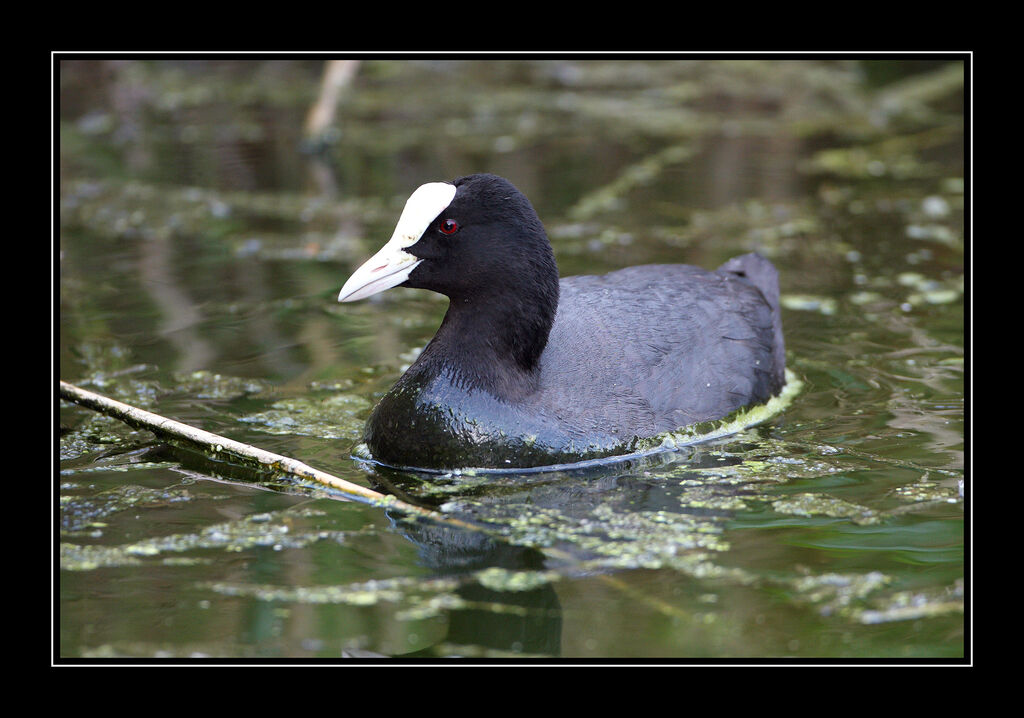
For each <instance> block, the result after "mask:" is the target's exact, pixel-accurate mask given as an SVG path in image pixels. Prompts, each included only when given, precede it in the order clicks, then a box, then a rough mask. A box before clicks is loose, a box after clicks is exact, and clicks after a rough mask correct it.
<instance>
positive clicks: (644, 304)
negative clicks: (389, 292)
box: [338, 174, 785, 469]
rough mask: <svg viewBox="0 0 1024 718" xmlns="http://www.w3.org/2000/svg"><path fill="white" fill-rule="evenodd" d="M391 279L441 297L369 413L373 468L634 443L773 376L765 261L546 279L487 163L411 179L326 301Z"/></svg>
mask: <svg viewBox="0 0 1024 718" xmlns="http://www.w3.org/2000/svg"><path fill="white" fill-rule="evenodd" d="M397 285H403V286H406V287H419V288H422V289H430V290H432V291H435V292H439V293H441V294H444V295H446V296H447V297H448V298H449V300H450V302H449V306H448V311H447V313H446V314H445V317H444V320H443V321H442V322H441V326H440V327H439V328H438V330H437V334H436V335H435V336H434V338H433V339H432V340H431V341H430V343H429V344H427V346H426V347H425V348H424V349H423V351H422V352H421V353H420V355H419V357H418V358H417V359H416V361H415V362H414V363H413V364H412V366H410V367H409V369H408V371H406V372H405V374H404V375H402V377H401V378H400V379H399V380H398V382H397V383H396V384H395V386H394V387H393V388H392V389H391V390H390V391H389V392H388V393H387V394H386V395H385V396H384V397H383V398H382V399H381V401H380V403H379V404H377V406H376V407H375V408H374V410H373V412H372V414H371V415H370V418H369V420H368V421H367V424H366V430H365V435H364V438H365V442H366V445H367V447H368V448H369V450H370V452H371V454H372V456H373V458H374V459H375V460H377V461H379V462H381V463H383V464H387V465H391V466H397V467H405V468H422V469H455V468H467V467H480V468H513V467H515V468H525V467H537V466H547V465H553V464H561V463H574V462H578V461H583V460H588V459H593V458H599V457H605V456H612V455H622V454H630V453H634V452H637V451H638V450H641V449H642V448H643V447H644V446H645V443H644V442H645V440H651V439H652V437H657V436H658V435H659V434H664V433H666V432H671V431H673V430H675V429H679V428H681V427H685V426H689V425H691V424H694V423H698V422H704V421H711V420H715V419H719V418H721V417H723V416H725V415H727V414H729V413H730V412H732V411H734V410H737V409H740V408H742V407H746V406H749V405H752V404H759V403H762V402H765V401H767V400H768V399H770V398H771V397H772V396H774V395H776V394H778V393H779V391H780V390H781V388H782V386H783V384H784V383H785V356H784V346H783V338H782V321H781V318H780V314H779V288H778V277H777V273H776V271H775V267H774V266H773V265H772V264H771V263H770V262H769V261H768V260H767V259H764V258H763V257H761V256H759V255H757V254H745V255H742V256H739V257H735V258H733V259H731V260H729V261H728V262H726V263H725V264H724V265H722V266H721V267H719V268H718V269H716V270H714V271H706V270H704V269H700V268H697V267H691V266H687V265H679V264H673V265H646V266H637V267H629V268H626V269H621V270H619V271H616V272H611V273H610V274H606V275H603V276H578V277H567V278H565V279H561V280H559V276H558V267H557V265H556V264H555V258H554V254H553V252H552V249H551V244H550V242H549V241H548V237H547V234H546V233H545V231H544V226H543V225H542V224H541V221H540V219H539V218H538V217H537V213H536V212H535V211H534V209H533V207H532V205H531V204H530V202H529V200H528V199H527V198H526V197H525V196H524V195H523V194H522V193H521V192H519V190H517V189H516V188H515V187H514V186H513V185H512V184H511V183H510V182H509V181H508V180H505V179H503V178H501V177H497V176H495V175H490V174H475V175H469V176H466V177H460V178H458V179H455V180H452V181H451V182H434V183H430V184H425V185H423V186H422V187H420V188H419V189H417V190H416V191H415V192H414V193H413V194H412V196H411V197H410V198H409V200H408V202H407V203H406V206H405V210H404V211H403V213H402V215H401V217H400V218H399V220H398V225H397V227H396V229H395V233H394V236H393V237H392V238H391V241H389V242H388V243H387V244H386V245H385V246H384V247H383V248H382V249H381V250H380V251H379V252H378V253H377V254H375V255H374V256H373V257H372V258H371V259H370V260H368V261H367V262H366V263H365V264H363V265H362V266H361V267H360V268H359V269H357V270H356V272H355V273H354V274H353V275H352V277H351V278H349V280H348V281H347V282H346V283H345V286H344V288H343V289H342V290H341V294H340V295H339V297H338V299H339V301H343V302H348V301H354V300H356V299H362V298H364V297H368V296H370V295H371V294H375V293H377V292H380V291H383V290H385V289H388V288H389V287H394V286H397ZM648 443H650V442H648Z"/></svg>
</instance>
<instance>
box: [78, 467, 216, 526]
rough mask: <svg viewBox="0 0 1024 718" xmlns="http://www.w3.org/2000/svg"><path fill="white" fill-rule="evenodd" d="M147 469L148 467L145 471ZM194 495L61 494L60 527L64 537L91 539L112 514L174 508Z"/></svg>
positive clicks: (135, 490) (132, 491)
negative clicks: (85, 534)
mask: <svg viewBox="0 0 1024 718" xmlns="http://www.w3.org/2000/svg"><path fill="white" fill-rule="evenodd" d="M147 468H148V467H147ZM75 488H76V487H75V486H74V485H72V484H68V483H65V484H63V485H62V486H61V490H62V491H64V492H66V491H69V490H74V489H75ZM200 497H201V498H209V497H206V496H197V495H196V494H195V492H194V491H191V490H189V489H187V488H184V487H180V486H177V487H169V488H166V489H151V488H148V487H145V486H135V485H132V484H125V485H123V486H116V487H114V488H112V489H107V490H106V491H100V492H99V493H96V494H92V495H89V496H75V495H69V494H67V493H62V494H61V496H60V525H61V533H62V534H63V535H74V534H76V533H80V532H85V531H89V532H91V533H90V535H92V536H93V537H95V536H97V535H98V534H99V533H100V532H97V531H95V529H98V528H102V527H105V526H106V523H105V520H106V519H107V518H109V517H110V516H113V515H115V514H118V513H121V512H124V511H131V510H135V509H153V508H161V507H166V506H176V505H179V504H182V503H186V502H190V501H195V500H196V499H197V498H200Z"/></svg>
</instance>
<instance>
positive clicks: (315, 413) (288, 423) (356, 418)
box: [238, 392, 371, 440]
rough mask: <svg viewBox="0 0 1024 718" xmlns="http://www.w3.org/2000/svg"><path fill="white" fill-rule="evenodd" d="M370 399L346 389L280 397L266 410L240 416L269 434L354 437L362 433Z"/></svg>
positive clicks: (334, 437)
mask: <svg viewBox="0 0 1024 718" xmlns="http://www.w3.org/2000/svg"><path fill="white" fill-rule="evenodd" d="M370 408H371V404H370V401H369V400H368V399H366V398H365V397H363V396H359V395H356V394H352V393H349V392H334V393H331V394H329V395H327V396H300V397H293V398H289V399H282V400H280V401H276V402H274V404H273V405H272V406H271V407H270V408H269V409H267V410H266V411H261V412H259V413H257V414H250V415H248V416H242V417H239V419H238V420H239V421H242V422H245V423H246V424H250V425H252V426H253V427H255V428H258V429H259V430H261V431H265V432H267V433H268V434H295V435H299V436H316V437H319V438H322V439H350V440H356V439H358V438H360V437H361V436H362V433H363V423H364V421H365V413H366V412H367V411H368V410H369V409H370Z"/></svg>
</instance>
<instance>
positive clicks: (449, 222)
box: [440, 219, 459, 234]
mask: <svg viewBox="0 0 1024 718" xmlns="http://www.w3.org/2000/svg"><path fill="white" fill-rule="evenodd" d="M440 230H441V232H442V233H444V234H455V233H456V232H458V231H459V223H458V222H456V221H455V220H454V219H446V220H443V221H442V222H441V227H440Z"/></svg>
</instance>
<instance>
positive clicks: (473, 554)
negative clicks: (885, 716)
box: [53, 58, 970, 662]
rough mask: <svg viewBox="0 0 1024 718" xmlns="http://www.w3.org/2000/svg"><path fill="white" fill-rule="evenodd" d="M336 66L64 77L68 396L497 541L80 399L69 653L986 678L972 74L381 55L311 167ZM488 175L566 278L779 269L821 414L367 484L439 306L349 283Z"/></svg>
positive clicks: (62, 557)
mask: <svg viewBox="0 0 1024 718" xmlns="http://www.w3.org/2000/svg"><path fill="white" fill-rule="evenodd" d="M321 71H322V63H321V62H318V61H315V60H313V59H310V60H307V61H285V60H275V59H272V58H271V59H262V60H254V61H225V60H218V61H200V60H193V61H185V60H184V59H182V60H170V61H146V62H139V61H116V62H108V61H105V60H102V59H98V58H92V59H88V60H84V61H82V60H74V61H65V62H63V63H61V66H60V68H59V76H58V84H57V93H58V100H59V115H58V121H59V123H58V125H57V128H56V129H57V131H58V137H57V139H58V150H59V173H60V176H59V196H58V197H57V202H58V210H59V237H58V242H57V245H56V248H55V249H56V251H55V256H54V263H55V269H56V273H57V281H58V285H59V286H58V296H59V306H58V314H57V316H56V321H55V325H54V329H55V334H56V339H57V347H58V353H57V356H56V369H55V373H56V374H58V375H59V378H61V379H63V380H65V381H69V382H71V383H74V384H77V385H79V386H82V387H83V388H85V389H89V390H92V391H95V392H97V393H100V394H105V395H107V396H110V397H113V398H116V399H120V400H122V401H125V402H127V403H130V404H133V405H136V406H139V407H141V408H145V409H148V410H150V411H154V412H156V413H158V414H161V415H164V416H168V417H171V418H174V419H177V420H179V421H183V422H186V423H189V424H193V425H195V426H198V427H200V428H203V429H207V430H209V431H212V432H216V433H219V434H223V435H225V436H228V437H230V438H233V439H237V440H239V441H243V442H246V443H249V444H253V445H256V446H259V447H261V448H264V449H267V450H269V451H274V452H277V453H280V454H284V455H287V456H291V457H294V458H296V459H299V460H301V461H303V462H305V463H308V464H311V465H313V466H316V467H318V468H321V469H323V470H325V471H328V472H330V473H332V474H335V475H337V476H339V477H342V478H345V479H347V480H349V481H353V482H356V483H360V484H363V485H366V486H370V487H373V488H375V489H377V490H379V491H383V492H386V493H392V494H394V495H396V496H398V497H399V498H402V499H404V500H406V501H411V502H414V503H419V504H422V505H425V506H431V507H438V508H440V509H442V510H443V511H444V512H445V513H446V514H448V515H450V516H452V517H453V518H458V519H462V520H467V521H471V522H474V523H476V524H478V525H479V526H480V529H479V530H465V529H460V528H458V527H455V526H451V525H448V524H445V523H443V522H433V523H427V522H422V521H421V522H411V521H409V520H407V519H405V518H404V517H402V516H401V515H399V514H396V513H394V512H389V511H386V510H384V509H381V508H379V507H374V506H367V505H364V504H360V503H353V502H349V501H343V500H340V499H339V498H338V497H337V496H332V495H330V494H329V493H328V492H326V491H324V490H321V489H317V488H314V487H310V486H306V485H299V484H296V483H290V482H288V481H285V480H282V479H280V478H277V477H270V476H261V475H257V474H254V473H253V472H251V471H248V470H246V469H242V468H239V467H232V466H230V465H227V464H224V463H218V462H212V461H210V460H208V459H206V458H205V457H200V456H196V455H190V454H188V453H186V452H182V451H180V450H176V449H172V448H170V447H168V446H165V445H163V444H161V443H160V442H158V441H156V440H155V439H154V438H153V436H152V434H149V433H148V432H145V431H134V430H132V429H130V428H129V427H127V426H125V425H123V424H121V423H119V422H117V421H115V420H112V419H108V418H105V417H102V416H99V415H98V414H96V413H94V412H91V411H89V410H86V409H82V408H80V407H76V406H74V405H71V404H65V403H63V402H60V403H59V404H58V411H57V414H58V416H57V425H58V427H59V431H58V444H59V446H58V461H57V462H56V469H55V475H56V476H55V488H54V492H53V493H54V504H55V521H54V523H55V526H54V535H55V546H56V547H57V549H56V550H55V556H54V562H55V569H56V572H57V573H56V575H57V584H56V589H55V596H54V603H55V616H56V626H55V629H56V636H57V640H56V646H55V657H56V658H57V659H61V660H63V659H87V660H97V659H113V660H136V659H142V660H145V661H152V660H160V659H167V660H173V661H182V660H190V661H202V660H205V659H218V658H231V659H242V660H261V659H267V660H291V659H310V660H314V659H332V660H342V657H343V656H344V657H345V658H344V660H359V661H365V660H374V659H372V658H366V656H367V655H370V654H374V655H383V656H401V657H406V656H409V657H416V659H417V660H419V659H422V658H445V657H467V658H473V659H484V660H495V661H500V660H506V659H509V658H524V657H525V658H530V659H534V660H538V661H541V662H548V661H560V662H561V661H574V660H575V661H586V660H591V659H599V660H602V661H608V660H613V661H614V660H617V659H622V660H628V661H637V660H644V659H669V660H673V661H707V660H715V659H732V660H743V661H747V660H758V661H759V660H773V661H775V660H783V659H785V660H795V661H799V662H804V661H818V660H822V659H823V660H826V661H838V662H842V661H849V660H854V659H858V660H859V659H879V660H882V661H910V662H923V661H930V660H933V659H941V660H952V661H957V660H965V658H967V657H969V655H970V642H969V640H970V635H969V633H968V632H966V631H965V619H966V618H969V613H967V614H965V604H966V603H967V601H966V599H967V596H969V591H970V572H969V570H968V569H969V566H968V564H967V561H966V560H965V559H966V557H965V547H966V546H967V545H968V544H967V542H966V541H965V510H966V509H967V505H968V504H969V497H970V490H969V488H970V487H969V486H966V485H965V478H966V477H965V471H964V468H965V456H964V451H965V448H964V416H965V401H964V397H965V392H964V372H965V361H964V359H965V358H964V346H965V344H964V324H965V322H964V305H965V302H964V294H965V283H966V282H965V264H966V262H965V243H966V239H965V230H964V217H965V201H966V199H965V167H964V151H965V149H964V147H965V146H964V124H965V123H964V116H963V111H964V102H963V99H964V98H963V95H964V91H965V90H964V82H963V66H962V63H959V62H953V61H944V60H941V59H935V60H934V61H931V62H927V63H918V64H914V63H873V62H871V61H859V62H852V61H843V60H829V61H824V60H805V61H782V60H771V59H769V60H760V61H729V60H717V61H697V60H680V61H657V62H646V61H622V60H619V61H603V60H601V61H599V60H587V61H580V60H570V59H562V60H544V61H527V60H519V61H511V62H472V61H460V62H451V61H447V62H442V61H432V60H426V59H423V60H417V61H400V62H399V61H382V60H366V61H364V62H363V63H362V64H361V65H360V66H359V68H358V72H357V74H356V76H355V80H354V82H353V84H352V85H351V86H350V87H349V88H348V90H347V91H346V92H345V93H344V95H343V98H342V101H341V104H340V106H339V113H338V117H337V119H336V122H335V123H334V125H333V128H332V130H331V132H330V133H328V135H326V136H325V137H324V138H322V139H323V140H324V141H323V142H322V143H321V146H320V149H319V151H318V152H309V151H304V147H308V143H306V144H305V145H304V138H303V132H302V127H303V122H304V120H305V116H306V112H307V110H308V108H309V107H310V105H311V104H312V103H313V101H314V100H315V98H316V95H317V91H318V88H319V83H320V76H321ZM473 171H490V172H495V173H497V174H501V175H504V176H506V177H509V178H510V179H511V180H512V181H513V182H514V183H515V184H516V185H517V186H519V187H520V188H521V189H522V190H523V191H524V192H525V193H526V194H527V196H529V197H530V199H531V201H532V202H533V203H534V205H535V207H536V208H537V210H538V212H539V214H540V215H541V218H542V220H543V221H544V222H545V226H546V227H547V229H548V232H549V235H550V236H551V239H552V242H553V245H554V247H555V253H556V257H557V259H558V261H559V265H560V267H561V270H562V273H563V274H578V273H597V272H603V271H608V270H611V269H615V268H618V267H622V266H627V265H631V264H641V263H649V262H686V263H691V264H699V265H702V266H707V267H712V266H717V265H718V264H720V263H721V262H722V261H724V260H725V259H727V258H728V257H730V256H732V255H734V254H737V253H740V252H744V251H750V250H757V251H759V252H761V253H763V254H765V255H766V256H768V257H769V258H771V259H772V261H774V262H775V264H776V265H777V266H778V268H779V270H780V275H781V282H782V291H783V300H784V305H785V310H784V317H783V320H784V327H785V332H786V341H787V353H788V363H789V367H790V369H791V370H792V371H793V372H794V373H795V374H796V376H797V377H799V379H800V381H801V382H802V388H801V391H800V393H799V394H798V395H797V396H796V397H795V398H794V399H793V401H792V403H791V404H790V405H789V406H788V407H787V408H786V409H785V410H784V411H783V412H782V413H780V414H778V415H776V416H774V417H772V418H770V419H769V420H768V421H766V422H765V423H763V424H760V425H758V426H756V427H753V428H749V429H747V430H745V431H743V432H741V433H739V434H736V435H734V436H730V437H725V438H719V439H716V440H714V441H711V442H707V443H703V444H699V445H695V446H690V447H685V448H683V449H681V450H680V451H678V452H674V453H672V454H663V455H659V456H657V457H651V458H649V459H647V460H644V461H634V462H629V463H624V464H618V465H614V466H605V467H597V468H593V469H590V470H587V471H566V472H559V473H549V474H536V475H529V476H505V475H503V476H490V477H485V476H472V475H445V476H419V475H413V474H403V473H399V472H394V471H389V470H384V469H375V468H373V467H372V466H371V465H368V464H366V463H363V462H360V461H357V460H354V459H353V458H352V454H353V451H354V448H355V446H356V444H357V443H358V441H359V437H360V432H361V428H362V423H363V420H364V419H365V417H366V415H367V414H368V412H369V410H370V408H371V407H372V406H373V403H374V402H375V400H376V398H377V397H378V396H380V394H381V393H382V392H384V391H385V390H386V389H387V388H388V387H389V386H390V385H391V384H392V383H393V382H394V381H395V379H396V378H397V377H398V375H399V374H400V373H401V371H402V369H403V367H404V366H406V365H408V364H409V363H410V362H411V361H412V359H413V358H414V356H415V352H416V351H418V349H419V348H420V347H422V346H423V344H424V343H425V342H426V341H427V340H428V339H429V338H430V336H432V334H433V332H434V330H435V329H436V327H437V324H438V323H439V321H440V318H441V316H442V315H443V313H444V309H445V301H446V300H444V299H443V298H442V297H437V296H433V295H430V294H428V293H425V292H421V291H416V290H408V289H395V290H390V291H389V292H386V293H384V294H383V295H381V296H380V297H378V298H375V299H374V300H370V301H364V302H360V303H357V304H351V305H348V304H346V305H340V304H338V303H337V302H336V296H337V292H338V289H339V288H340V286H341V284H342V283H343V282H344V280H345V279H346V278H347V277H348V275H349V274H350V272H351V270H352V268H353V267H355V266H357V265H358V264H359V263H361V261H362V260H364V259H365V258H366V257H367V256H369V254H371V253H372V252H373V251H375V250H376V248H377V247H379V246H380V245H381V244H382V243H383V241H385V240H386V239H387V238H388V237H390V233H391V230H392V229H393V226H394V222H395V220H396V219H397V216H398V214H399V212H400V210H401V206H402V203H404V200H405V198H406V197H407V196H408V194H409V192H410V191H411V190H412V189H414V188H415V187H417V186H419V185H420V184H422V183H423V182H427V181H433V180H440V179H449V178H452V177H455V176H458V175H460V174H465V173H468V172H473ZM55 393H56V392H55ZM410 660H412V658H410Z"/></svg>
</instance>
